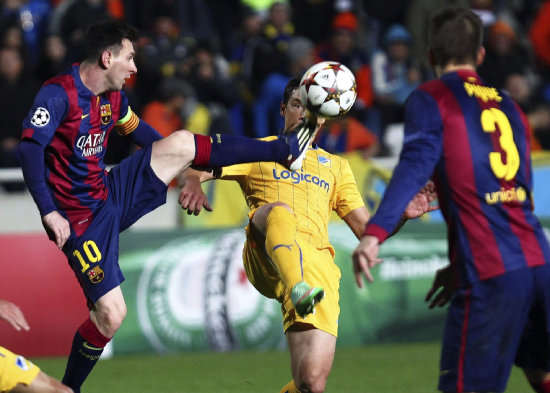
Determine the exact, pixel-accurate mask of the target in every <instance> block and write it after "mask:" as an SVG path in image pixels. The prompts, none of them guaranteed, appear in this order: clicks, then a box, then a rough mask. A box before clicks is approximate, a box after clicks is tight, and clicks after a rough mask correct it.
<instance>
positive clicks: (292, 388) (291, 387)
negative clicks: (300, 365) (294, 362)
mask: <svg viewBox="0 0 550 393" xmlns="http://www.w3.org/2000/svg"><path fill="white" fill-rule="evenodd" d="M279 393H300V391H299V390H298V388H297V387H296V384H295V383H294V380H292V381H290V382H289V383H287V384H286V385H285V386H283V388H282V389H281V391H280V392H279Z"/></svg>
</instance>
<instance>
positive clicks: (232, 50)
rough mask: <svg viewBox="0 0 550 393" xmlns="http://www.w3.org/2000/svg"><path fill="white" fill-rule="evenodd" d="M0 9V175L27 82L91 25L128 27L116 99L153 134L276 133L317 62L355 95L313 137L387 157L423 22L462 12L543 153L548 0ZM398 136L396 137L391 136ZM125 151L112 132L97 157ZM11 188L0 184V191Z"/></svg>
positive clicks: (414, 80)
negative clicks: (124, 76) (135, 34)
mask: <svg viewBox="0 0 550 393" xmlns="http://www.w3.org/2000/svg"><path fill="white" fill-rule="evenodd" d="M1 4H2V7H1V13H0V101H1V102H0V125H1V126H0V127H1V128H0V167H16V166H18V163H17V157H16V156H15V146H16V145H17V143H18V140H19V137H20V134H21V123H22V120H23V117H24V116H25V115H26V113H27V111H28V110H29V108H30V106H31V104H32V100H33V97H34V95H35V94H36V92H37V91H38V89H39V88H40V85H41V84H42V83H43V82H44V81H45V80H46V79H48V78H50V77H52V76H54V75H55V74H56V73H58V72H60V71H62V70H63V69H64V68H65V67H67V66H68V65H69V64H71V63H73V62H75V61H78V60H79V59H80V48H81V40H82V38H83V36H84V33H85V31H86V29H87V28H88V27H89V26H90V25H91V24H93V23H96V22H99V21H102V20H106V19H115V20H122V21H125V22H127V23H130V24H132V25H133V26H135V27H137V28H138V29H139V30H140V33H141V39H140V40H139V42H138V43H137V47H136V64H137V67H138V73H137V74H136V75H135V76H134V77H133V78H132V79H131V80H129V81H128V82H127V84H126V85H125V86H124V91H125V93H126V94H127V96H128V98H129V101H130V105H131V106H132V109H133V110H134V112H136V113H137V114H139V115H140V116H141V117H142V118H143V119H144V120H145V121H146V122H148V123H149V124H151V125H152V126H153V127H154V128H156V129H157V130H158V131H159V132H160V133H161V134H163V135H167V134H169V133H170V132H172V131H174V130H176V129H180V128H186V129H189V130H191V131H193V132H196V133H201V134H210V133H230V134H235V135H246V136H251V137H263V136H267V135H270V134H273V133H276V132H277V131H278V130H280V129H281V128H282V118H281V116H280V115H279V106H280V102H281V98H282V96H283V90H284V86H285V84H286V82H287V81H288V79H289V78H290V77H291V76H294V75H299V74H301V73H303V72H304V71H305V70H306V69H307V68H308V67H309V66H311V65H312V64H314V63H316V62H318V61H322V60H335V61H340V62H342V63H344V64H345V65H347V66H348V67H349V68H350V69H351V70H352V71H353V72H354V74H355V77H356V81H357V92H358V96H357V101H356V103H355V105H354V107H353V109H352V111H351V112H350V113H349V115H348V116H346V117H344V118H342V119H337V120H332V121H329V122H327V124H326V126H325V127H324V129H323V130H322V132H321V133H320V134H319V136H318V138H317V141H316V142H317V143H318V144H319V145H320V146H321V147H323V148H324V149H326V150H328V151H330V152H333V153H340V152H349V151H355V150H359V151H361V154H362V155H363V156H364V157H365V158H369V157H373V156H385V155H392V154H398V152H399V148H400V143H401V139H402V122H403V108H404V103H405V100H406V98H407V96H408V94H409V93H410V92H411V91H412V90H413V89H414V88H415V87H416V86H418V85H419V84H420V83H422V82H423V81H426V80H427V79H429V78H431V77H432V76H433V74H432V71H431V69H430V67H429V64H428V62H427V58H426V53H425V51H426V49H425V48H426V35H427V34H426V26H427V25H428V22H427V21H428V19H429V17H430V14H431V13H432V12H433V11H434V10H436V9H439V8H441V7H444V6H447V5H457V6H464V7H470V8H471V9H473V10H474V11H475V12H476V13H478V15H479V16H480V17H481V18H482V21H483V23H484V25H485V29H486V34H485V43H484V44H485V47H486V51H487V55H486V59H485V62H484V64H483V66H482V67H481V68H480V69H479V72H480V75H481V77H482V78H483V79H484V80H485V81H486V82H487V83H489V84H492V85H494V86H495V87H498V88H501V89H504V90H506V91H507V92H508V93H509V94H510V95H512V97H513V98H514V99H515V100H516V101H517V102H518V104H519V105H520V106H521V107H522V108H523V109H524V111H525V112H526V114H527V116H528V120H529V122H530V124H531V126H532V130H533V136H532V137H533V138H532V139H533V149H538V150H540V149H550V1H542V0H538V1H537V0H394V1H393V2H391V6H389V5H388V4H387V2H386V1H383V0H287V1H280V0H279V1H277V0H155V1H152V0H4V1H3V2H1ZM400 133H401V136H400ZM132 149H133V146H131V145H128V144H127V142H126V141H124V140H123V139H122V138H120V137H117V136H116V135H115V134H112V136H111V140H110V146H109V148H108V150H107V157H106V161H107V163H110V164H114V163H117V162H118V161H120V160H121V159H122V158H124V157H125V156H127V155H128V154H129V153H130V152H131V150H132ZM7 188H8V189H9V188H10V187H9V185H8V187H7Z"/></svg>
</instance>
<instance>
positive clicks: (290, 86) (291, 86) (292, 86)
mask: <svg viewBox="0 0 550 393" xmlns="http://www.w3.org/2000/svg"><path fill="white" fill-rule="evenodd" d="M301 79H302V78H301V77H299V76H295V77H293V78H291V79H290V80H289V81H288V83H287V84H286V87H285V92H284V95H283V104H285V105H287V104H288V101H290V98H291V97H292V92H293V91H294V90H296V89H298V88H299V87H300V80H301Z"/></svg>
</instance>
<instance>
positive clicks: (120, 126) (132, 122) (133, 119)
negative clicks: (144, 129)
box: [115, 107, 139, 136]
mask: <svg viewBox="0 0 550 393" xmlns="http://www.w3.org/2000/svg"><path fill="white" fill-rule="evenodd" d="M138 124H139V117H138V116H137V115H136V114H135V113H134V112H133V111H132V109H131V108H130V107H128V113H126V116H124V117H123V118H122V119H119V121H117V122H116V124H115V127H116V130H117V132H118V133H119V134H120V135H122V136H128V135H129V134H130V133H132V132H133V131H134V130H135V129H136V128H137V126H138Z"/></svg>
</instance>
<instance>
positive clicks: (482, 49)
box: [476, 46, 485, 66]
mask: <svg viewBox="0 0 550 393" xmlns="http://www.w3.org/2000/svg"><path fill="white" fill-rule="evenodd" d="M483 59H485V47H484V46H480V47H479V49H478V50H477V59H476V65H477V66H479V65H481V63H483Z"/></svg>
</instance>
